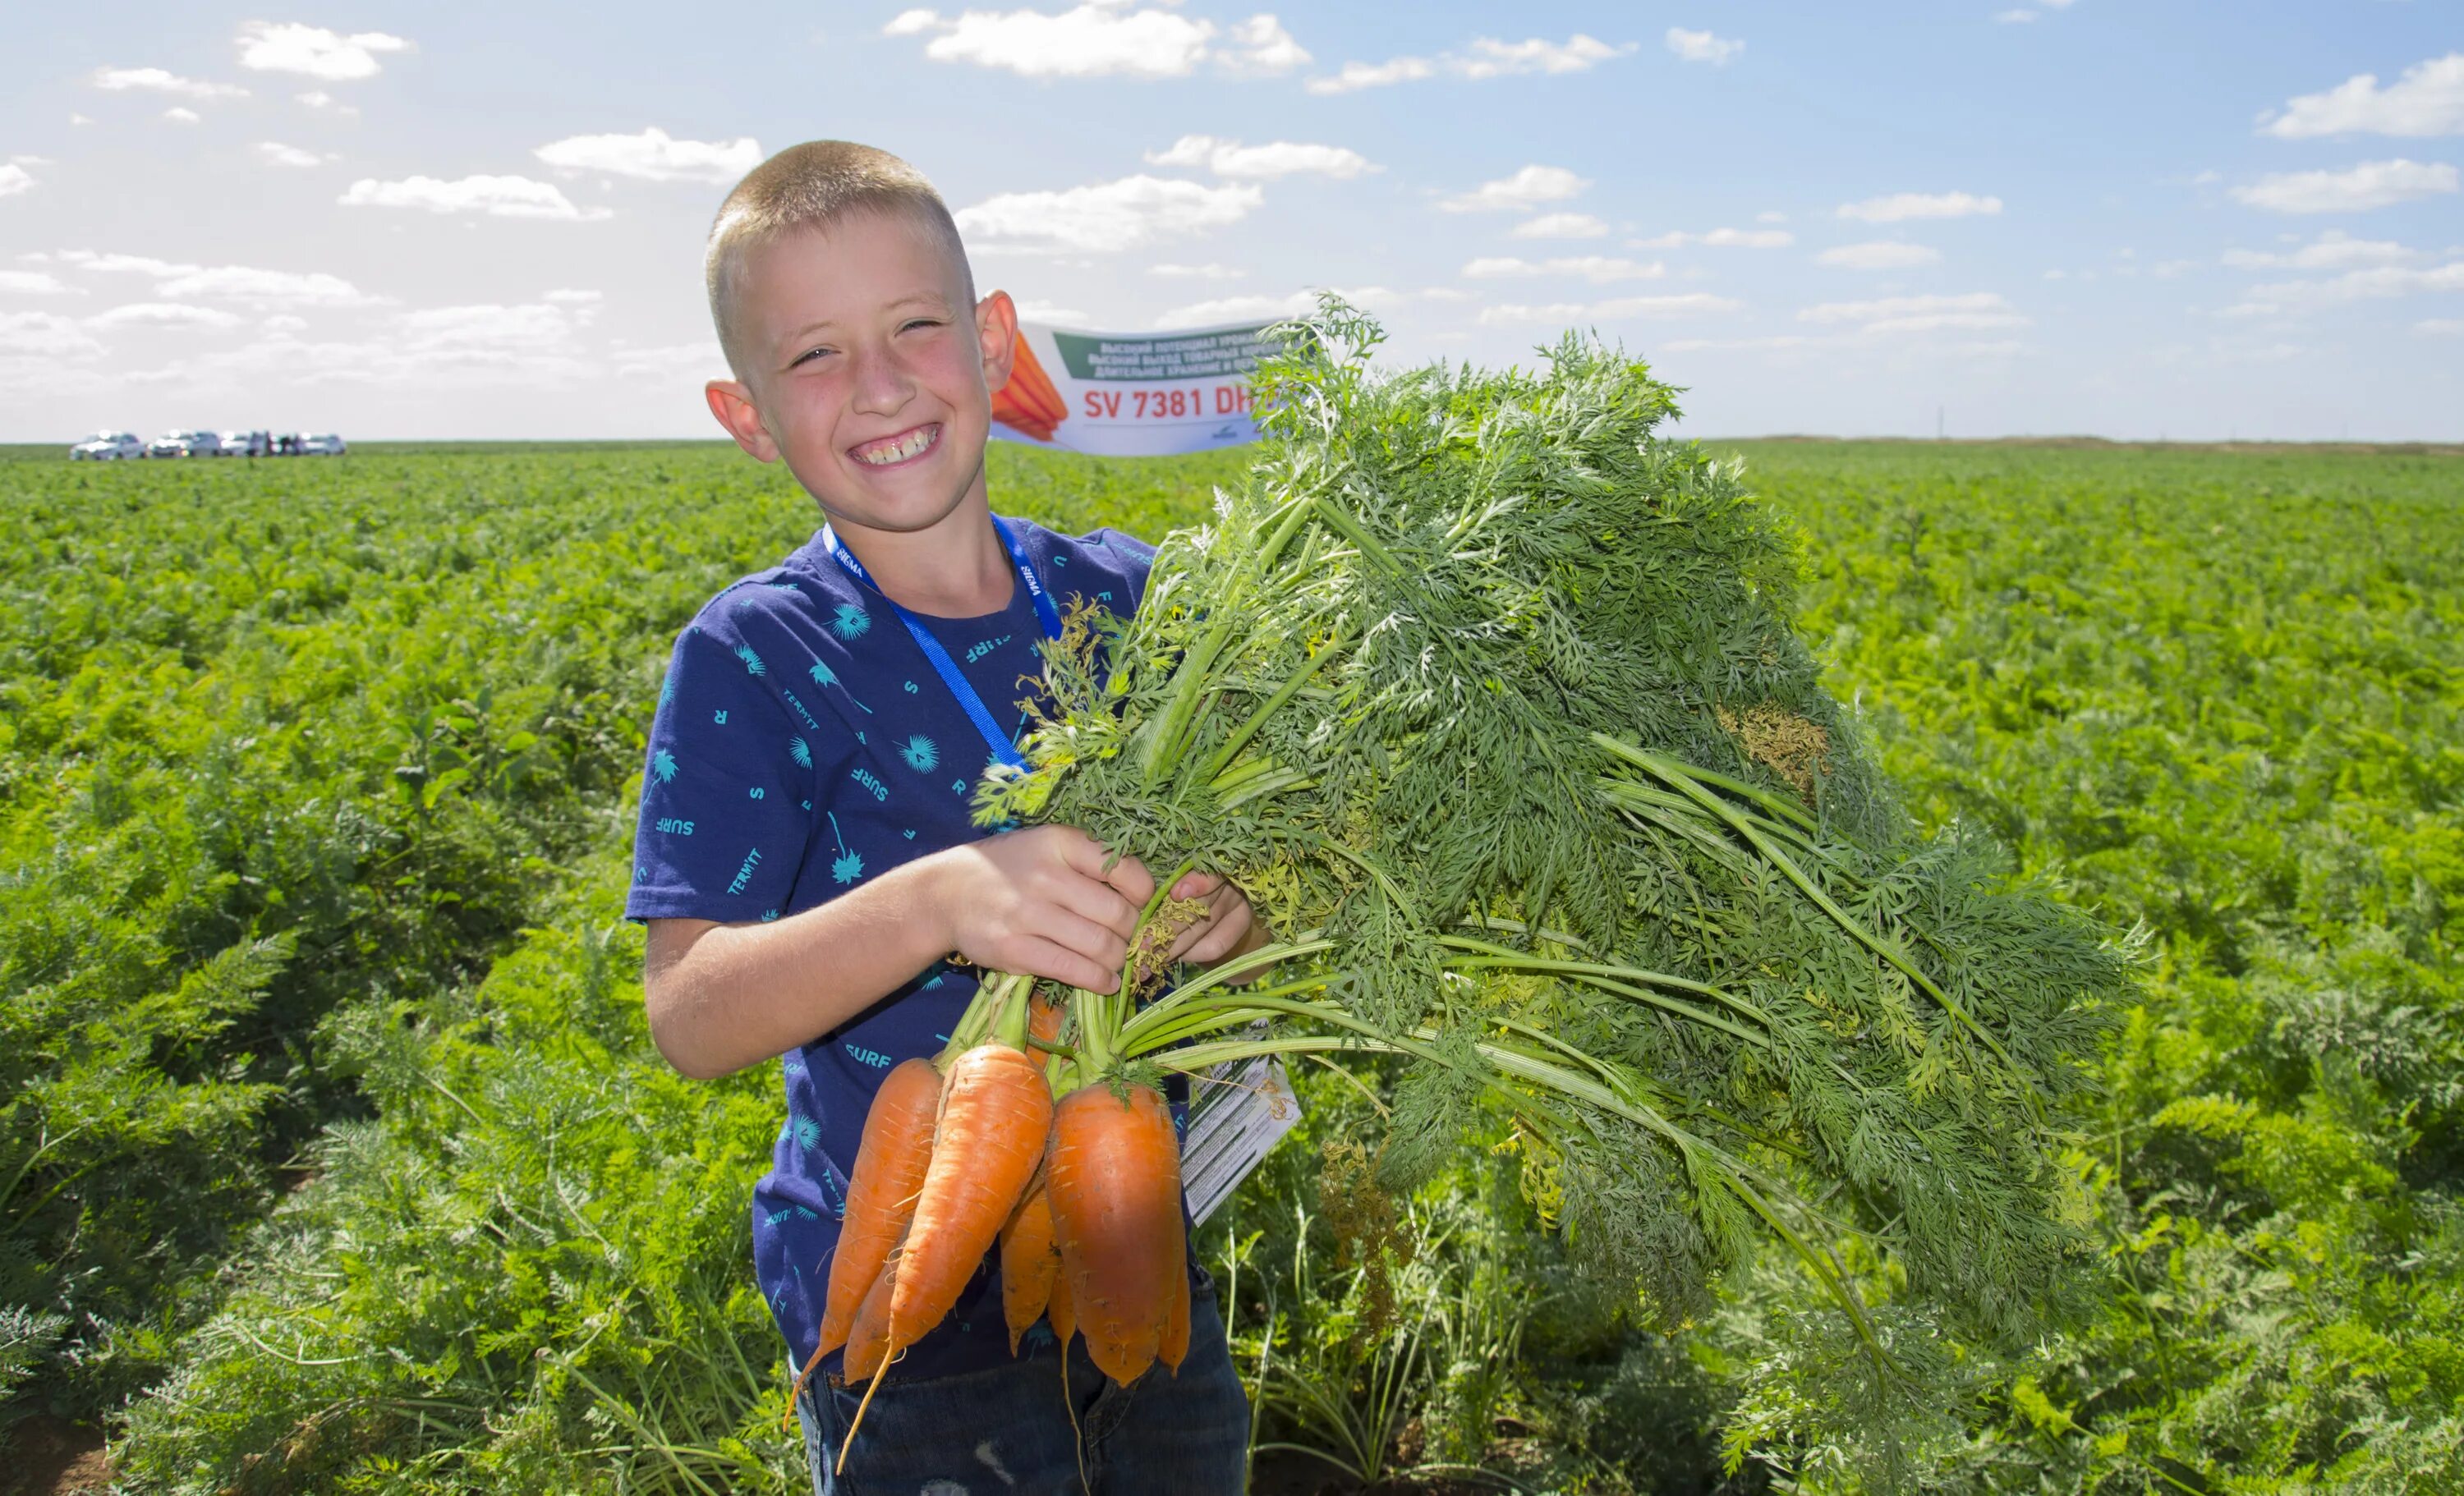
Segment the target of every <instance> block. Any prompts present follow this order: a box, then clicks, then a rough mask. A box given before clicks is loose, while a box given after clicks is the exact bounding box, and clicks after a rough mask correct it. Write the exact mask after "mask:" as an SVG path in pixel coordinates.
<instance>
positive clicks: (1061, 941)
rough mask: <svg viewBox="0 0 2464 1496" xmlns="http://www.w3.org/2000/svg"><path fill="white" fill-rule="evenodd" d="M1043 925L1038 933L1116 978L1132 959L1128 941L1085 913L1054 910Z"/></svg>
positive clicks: (1107, 988) (1079, 984)
mask: <svg viewBox="0 0 2464 1496" xmlns="http://www.w3.org/2000/svg"><path fill="white" fill-rule="evenodd" d="M1041 923H1042V925H1043V927H1044V928H1043V929H1041V930H1040V931H1038V932H1037V934H1039V935H1043V936H1044V937H1045V939H1048V940H1050V941H1052V942H1053V943H1054V944H1055V945H1058V946H1060V947H1062V948H1063V949H1064V950H1067V951H1071V952H1074V953H1076V954H1077V955H1079V956H1082V957H1086V958H1087V959H1088V960H1089V961H1091V962H1093V963H1094V964H1095V965H1096V966H1098V967H1100V968H1102V969H1104V970H1106V971H1109V972H1111V973H1113V974H1115V975H1117V974H1118V973H1119V972H1120V969H1121V963H1122V962H1123V961H1125V960H1128V959H1129V957H1130V942H1129V941H1127V940H1124V939H1122V938H1121V937H1120V936H1119V935H1115V934H1113V933H1112V932H1111V930H1108V929H1106V928H1105V927H1104V926H1102V925H1100V924H1097V923H1096V922H1095V921H1094V920H1091V919H1089V918H1087V917H1086V916H1085V915H1083V914H1073V913H1070V912H1069V911H1067V910H1066V909H1055V910H1053V911H1051V913H1050V914H1049V916H1048V917H1047V918H1045V919H1044V920H1043V921H1041ZM1076 985H1078V986H1081V987H1084V986H1086V985H1087V983H1086V982H1083V981H1082V982H1078V983H1076ZM1100 990H1104V991H1110V990H1111V989H1110V988H1109V987H1106V988H1103V989H1100Z"/></svg>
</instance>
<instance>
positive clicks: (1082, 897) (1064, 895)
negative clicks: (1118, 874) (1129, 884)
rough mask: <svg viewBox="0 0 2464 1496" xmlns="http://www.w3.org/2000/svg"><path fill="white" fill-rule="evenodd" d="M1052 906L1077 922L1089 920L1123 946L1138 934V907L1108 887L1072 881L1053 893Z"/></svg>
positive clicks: (1083, 880)
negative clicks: (1060, 908)
mask: <svg viewBox="0 0 2464 1496" xmlns="http://www.w3.org/2000/svg"><path fill="white" fill-rule="evenodd" d="M1054 902H1055V903H1057V904H1059V905H1060V906H1061V907H1062V908H1063V909H1066V910H1067V911H1068V912H1069V913H1073V914H1076V915H1079V916H1080V917H1081V918H1085V919H1091V920H1093V921H1094V922H1095V923H1097V924H1099V925H1102V926H1103V927H1104V928H1105V929H1107V930H1110V931H1111V932H1112V933H1113V934H1114V935H1119V936H1120V937H1121V940H1122V942H1123V944H1124V946H1126V945H1127V943H1128V941H1129V938H1130V936H1132V935H1136V934H1137V933H1138V906H1137V905H1136V904H1133V903H1132V902H1130V901H1129V900H1128V899H1127V898H1124V897H1122V895H1121V891H1120V890H1118V889H1116V888H1114V887H1112V885H1111V884H1109V883H1097V882H1095V881H1093V880H1091V879H1086V878H1079V879H1072V880H1070V881H1069V882H1067V883H1065V884H1063V885H1062V887H1060V888H1059V889H1057V890H1055V891H1054Z"/></svg>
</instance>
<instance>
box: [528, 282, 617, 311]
mask: <svg viewBox="0 0 2464 1496" xmlns="http://www.w3.org/2000/svg"><path fill="white" fill-rule="evenodd" d="M539 299H540V300H542V301H545V302H548V303H549V304H551V305H561V306H596V305H597V304H598V303H599V302H601V301H603V300H605V293H602V292H597V291H582V290H576V289H574V288H572V287H569V286H567V287H560V288H558V289H557V290H554V291H551V292H549V293H548V294H547V295H545V296H543V297H539Z"/></svg>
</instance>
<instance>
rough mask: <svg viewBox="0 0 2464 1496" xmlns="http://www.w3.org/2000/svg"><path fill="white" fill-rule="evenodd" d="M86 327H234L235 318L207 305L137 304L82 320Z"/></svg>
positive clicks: (176, 302) (237, 323)
mask: <svg viewBox="0 0 2464 1496" xmlns="http://www.w3.org/2000/svg"><path fill="white" fill-rule="evenodd" d="M85 324H86V325H87V326H88V327H99V328H104V329H110V328H114V327H236V326H238V325H239V319H238V318H237V317H235V316H233V315H232V314H231V313H229V312H224V311H218V310H216V309H215V308H213V307H209V306H188V305H187V304H185V303H182V302H178V301H138V302H133V303H131V304H130V305H127V306H115V307H113V308H112V309H111V310H110V311H108V312H102V313H99V314H98V315H96V316H93V317H89V318H87V319H85Z"/></svg>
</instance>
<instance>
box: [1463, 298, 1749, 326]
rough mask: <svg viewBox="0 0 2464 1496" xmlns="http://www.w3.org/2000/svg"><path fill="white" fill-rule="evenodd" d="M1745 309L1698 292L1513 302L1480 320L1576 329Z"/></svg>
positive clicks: (1490, 308)
mask: <svg viewBox="0 0 2464 1496" xmlns="http://www.w3.org/2000/svg"><path fill="white" fill-rule="evenodd" d="M1744 306H1745V303H1744V302H1742V301H1737V300H1733V299H1731V298H1729V297H1715V296H1712V295H1710V294H1709V293H1708V292H1702V291H1696V292H1690V293H1687V294H1686V295H1683V296H1673V297H1615V298H1613V299H1611V300H1607V301H1590V302H1577V301H1552V302H1550V303H1548V304H1546V305H1544V306H1520V305H1515V304H1513V303H1506V304H1502V305H1497V306H1485V307H1482V308H1481V310H1480V320H1481V324H1482V325H1483V326H1486V327H1511V326H1516V325H1519V324H1524V323H1531V322H1545V323H1549V324H1551V325H1553V326H1558V327H1573V326H1575V325H1577V324H1583V323H1592V322H1621V321H1627V320H1630V319H1637V318H1659V317H1701V316H1706V315H1708V314H1710V313H1714V312H1734V311H1738V310H1740V309H1741V308H1743V307H1744Z"/></svg>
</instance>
